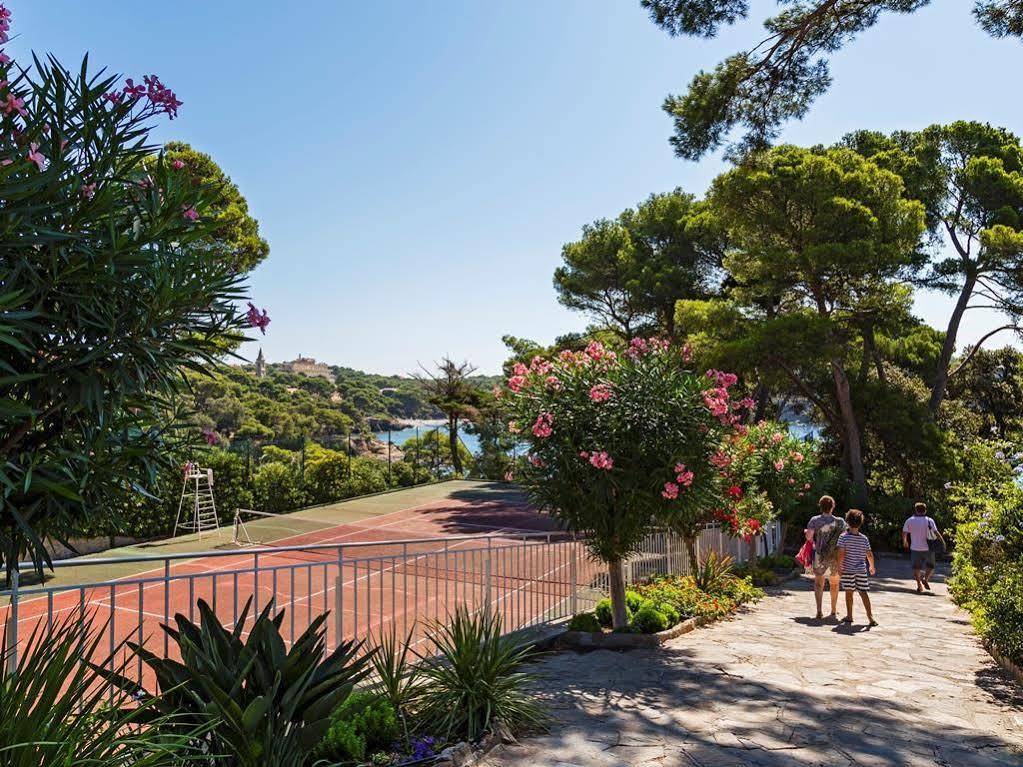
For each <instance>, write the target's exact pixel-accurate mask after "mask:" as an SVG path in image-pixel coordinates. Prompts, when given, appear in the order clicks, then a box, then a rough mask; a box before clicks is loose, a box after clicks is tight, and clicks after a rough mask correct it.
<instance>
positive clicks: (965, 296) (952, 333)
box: [929, 273, 977, 418]
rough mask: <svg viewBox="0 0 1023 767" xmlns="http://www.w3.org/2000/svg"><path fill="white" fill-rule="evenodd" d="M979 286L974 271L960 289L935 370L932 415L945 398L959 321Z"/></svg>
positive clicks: (930, 407) (932, 415) (931, 403)
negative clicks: (974, 290)
mask: <svg viewBox="0 0 1023 767" xmlns="http://www.w3.org/2000/svg"><path fill="white" fill-rule="evenodd" d="M976 286H977V277H976V276H975V275H973V274H972V273H970V274H967V275H966V281H965V282H963V289H962V290H961V291H959V300H958V301H956V305H955V308H953V309H952V315H951V316H950V317H949V318H948V328H947V329H946V330H945V343H943V344H942V346H941V356H940V357H938V367H937V369H936V370H935V371H934V384H933V385H932V387H931V401H930V403H929V409H930V411H931V417H932V418H933V417H934V416H936V415H937V414H938V408H939V407H941V402H942V400H944V399H945V389H946V388H947V387H948V368H949V365H950V364H951V363H952V357H953V356H955V353H956V337H957V336H958V335H959V323H960V322H962V320H963V315H964V314H965V313H966V307H967V305H968V304H969V303H970V298H971V297H972V296H973V289H974V288H975V287H976Z"/></svg>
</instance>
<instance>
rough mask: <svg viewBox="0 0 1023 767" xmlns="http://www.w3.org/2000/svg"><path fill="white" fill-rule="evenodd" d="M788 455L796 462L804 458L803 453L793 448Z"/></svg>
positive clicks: (800, 461)
mask: <svg viewBox="0 0 1023 767" xmlns="http://www.w3.org/2000/svg"><path fill="white" fill-rule="evenodd" d="M789 457H790V458H791V459H792V460H793V461H795V462H796V463H802V462H803V458H804V456H803V454H802V453H800V452H799V451H798V450H794V451H793V452H792V453H791V454H790V456H789Z"/></svg>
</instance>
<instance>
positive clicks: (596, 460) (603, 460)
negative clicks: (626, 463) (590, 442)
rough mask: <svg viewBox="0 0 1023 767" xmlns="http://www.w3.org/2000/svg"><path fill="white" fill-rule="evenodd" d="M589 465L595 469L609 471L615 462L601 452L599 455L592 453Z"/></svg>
mask: <svg viewBox="0 0 1023 767" xmlns="http://www.w3.org/2000/svg"><path fill="white" fill-rule="evenodd" d="M590 465H591V466H592V467H593V468H595V469H601V470H602V471H611V469H613V468H614V465H615V462H614V460H613V459H612V458H611V456H609V455H608V454H607V453H606V452H605V451H603V450H601V451H600V452H599V453H593V455H591V456H590Z"/></svg>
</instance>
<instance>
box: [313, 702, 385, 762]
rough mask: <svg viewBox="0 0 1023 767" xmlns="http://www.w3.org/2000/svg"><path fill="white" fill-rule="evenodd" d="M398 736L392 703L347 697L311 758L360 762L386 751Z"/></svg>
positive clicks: (334, 714) (336, 710)
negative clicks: (378, 752) (369, 756)
mask: <svg viewBox="0 0 1023 767" xmlns="http://www.w3.org/2000/svg"><path fill="white" fill-rule="evenodd" d="M400 735H401V726H400V725H399V723H398V713H397V711H395V709H394V706H392V705H391V702H390V701H389V700H388V699H387V698H385V697H383V696H381V695H374V694H372V693H366V692H361V693H355V694H354V695H350V696H349V697H348V698H347V699H346V700H345V701H344V702H343V703H342V704H341V705H340V706H339V707H338V708H337V709H335V710H334V713H333V714H332V715H331V718H330V727H329V728H328V729H327V732H326V734H325V735H324V736H323V740H321V741H320V743H319V745H318V746H317V747H316V749H315V751H314V753H313V755H314V756H315V757H316V758H318V759H325V760H327V761H328V762H331V763H339V762H340V763H343V762H362V761H364V760H365V759H366V757H367V756H368V755H372V754H373V753H375V752H377V751H380V750H381V749H386V748H389V747H390V746H391V745H392V744H393V743H394V742H395V741H396V740H397V739H398V738H399V737H400Z"/></svg>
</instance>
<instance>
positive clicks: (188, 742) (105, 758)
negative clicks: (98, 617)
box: [0, 617, 201, 767]
mask: <svg viewBox="0 0 1023 767" xmlns="http://www.w3.org/2000/svg"><path fill="white" fill-rule="evenodd" d="M101 636H102V632H101V631H98V630H95V629H94V626H93V622H92V620H91V619H88V618H87V619H85V620H84V622H83V621H79V620H75V619H73V618H71V617H69V618H66V619H64V620H63V621H61V622H59V623H57V624H54V625H53V626H49V627H48V626H46V624H45V623H43V622H40V624H39V625H37V626H36V627H35V629H34V630H33V631H32V633H31V635H30V636H29V639H28V642H27V643H26V644H25V645H24V646H23V647H21V648H20V651H21V655H20V657H19V659H18V664H17V668H16V669H15V670H14V671H13V673H8V674H3V673H2V672H0V764H2V765H4V767H40V765H53V767H58V766H60V765H81V766H83V767H85V766H88V765H94V766H95V767H99V766H100V765H132V766H133V767H173V766H175V765H183V764H187V763H190V762H191V760H192V759H194V758H196V757H197V756H199V754H198V752H197V751H196V750H195V749H194V748H193V744H195V742H196V741H197V740H198V739H199V738H200V737H201V733H199V732H196V731H192V730H190V729H189V727H188V725H187V724H186V723H184V722H180V721H176V716H175V715H174V714H165V713H160V710H161V709H160V706H159V704H160V700H159V699H158V698H152V699H150V700H148V701H145V702H142V703H138V702H136V701H134V700H131V699H130V697H129V694H128V692H126V691H125V690H120V689H116V688H115V689H113V690H111V689H110V687H109V685H108V684H107V683H106V682H105V681H104V678H103V676H102V675H101V674H100V673H99V672H98V671H97V669H96V667H94V666H90V665H88V664H86V663H83V662H82V658H96V657H100V656H101V651H100V650H99V645H100V639H101ZM123 651H124V647H123V646H122V647H117V648H115V656H114V657H116V656H122V657H121V661H120V666H118V665H115V666H114V667H115V668H118V667H120V668H123V667H124V665H126V664H129V663H132V662H134V660H137V658H135V656H133V655H132V654H131V653H130V652H129V653H127V654H125V653H124V652H123ZM10 661H11V648H10V647H8V643H7V641H6V636H5V637H4V641H3V643H2V645H0V669H4V668H7V667H8V665H9V663H10ZM109 662H110V658H107V660H106V663H109ZM111 695H112V697H111ZM172 724H173V725H175V726H174V727H172V726H171V725H172Z"/></svg>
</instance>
